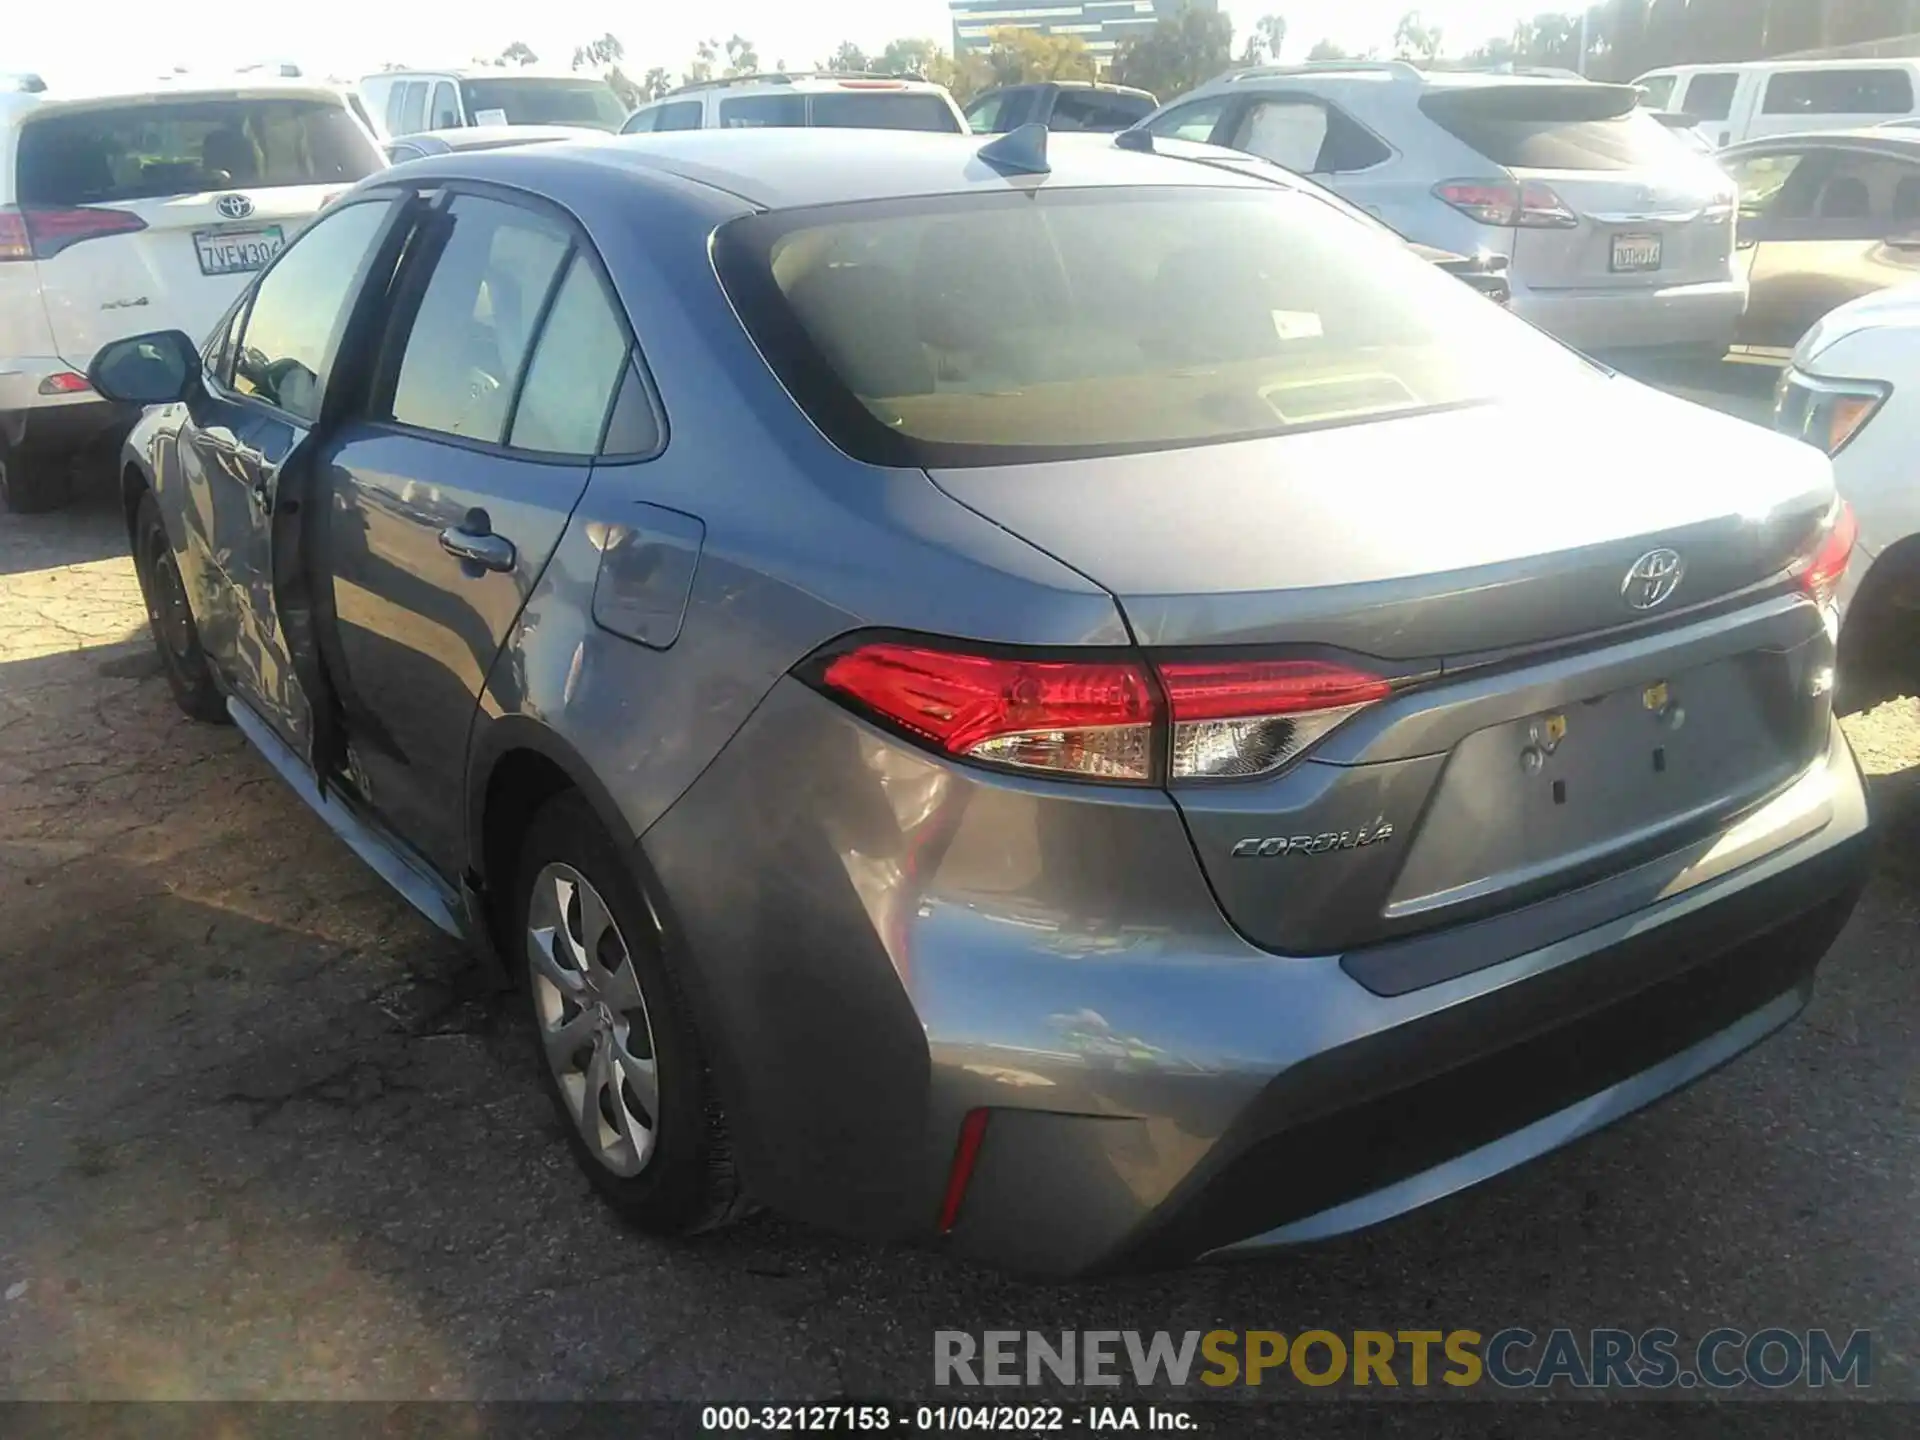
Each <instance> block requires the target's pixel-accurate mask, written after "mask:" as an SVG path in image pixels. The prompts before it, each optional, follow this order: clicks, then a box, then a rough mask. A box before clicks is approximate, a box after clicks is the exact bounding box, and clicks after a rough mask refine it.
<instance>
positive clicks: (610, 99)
mask: <svg viewBox="0 0 1920 1440" xmlns="http://www.w3.org/2000/svg"><path fill="white" fill-rule="evenodd" d="M461 89H462V91H463V92H464V93H465V95H466V100H467V117H468V118H469V119H470V120H471V121H472V122H473V123H474V124H476V125H485V124H487V123H488V122H489V121H492V122H493V123H495V124H498V123H499V122H500V118H501V117H502V116H504V117H505V119H506V123H507V124H509V125H590V126H592V127H593V128H594V129H596V130H618V129H619V128H620V126H621V125H622V124H623V123H624V122H625V121H626V118H627V107H626V106H624V105H622V104H621V103H620V97H619V96H618V95H616V94H614V93H613V87H612V86H610V85H608V84H607V83H606V82H605V81H604V80H569V79H567V78H566V77H564V76H560V77H557V78H553V79H543V78H539V77H536V76H532V75H522V76H517V77H514V78H511V79H500V80H464V81H462V82H461ZM489 110H497V111H499V112H500V115H497V116H496V115H488V114H486V113H485V112H487V111H489Z"/></svg>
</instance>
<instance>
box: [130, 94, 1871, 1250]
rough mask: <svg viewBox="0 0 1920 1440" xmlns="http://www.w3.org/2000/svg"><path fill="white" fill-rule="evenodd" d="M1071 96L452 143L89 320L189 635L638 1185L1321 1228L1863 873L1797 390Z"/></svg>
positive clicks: (282, 766) (1672, 1023) (1410, 1190)
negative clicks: (1738, 371)
mask: <svg viewBox="0 0 1920 1440" xmlns="http://www.w3.org/2000/svg"><path fill="white" fill-rule="evenodd" d="M1054 148H1055V151H1056V153H1055V154H1054V155H1053V156H1052V158H1051V159H1049V158H1048V157H1047V156H1046V155H1045V154H1044V146H1043V143H1042V140H1041V137H1039V136H1038V135H1037V133H1035V132H1016V133H1015V134H1014V135H1012V136H1010V137H1002V138H1001V139H999V140H997V141H994V142H991V144H988V145H987V146H985V148H983V143H982V141H981V140H980V139H979V138H977V137H964V136H931V135H919V134H898V133H889V132H857V131H804V132H802V131H732V132H727V131H716V132H700V133H690V134H675V135H657V136H643V137H636V138H634V139H631V140H625V141H609V142H605V143H598V144H581V145H573V144H556V145H547V146H537V147H528V148H526V149H521V150H512V151H500V152H495V153H492V154H484V155H468V156H443V157H432V158H428V159H424V160H420V161H416V162H413V163H410V164H408V165H405V166H401V167H399V168H397V169H395V170H392V171H388V172H386V173H385V174H383V175H381V176H378V177H375V178H374V179H372V180H369V181H367V182H365V183H363V184H362V185H361V186H360V187H358V188H357V189H355V190H353V191H351V192H349V193H348V194H347V195H345V196H343V197H342V198H341V199H340V200H338V201H337V202H336V203H334V204H333V205H332V206H331V207H330V208H329V209H328V210H327V211H325V212H324V213H323V214H322V215H321V216H320V218H318V219H317V220H316V221H315V222H314V223H313V224H312V225H311V226H310V227H309V228H307V229H306V230H305V231H304V232H303V233H302V234H301V235H300V236H299V237H297V238H296V239H294V240H293V241H292V242H291V243H290V244H289V245H288V246H287V247H286V249H285V250H284V251H283V252H282V253H281V254H280V255H279V256H278V257H277V258H276V259H275V260H274V261H273V262H272V263H271V264H270V265H269V267H268V268H267V269H266V271H265V272H264V274H262V275H261V276H260V277H259V279H258V280H257V282H256V283H255V284H254V285H253V286H252V288H251V289H250V290H249V292H248V294H247V296H246V297H245V298H244V299H243V300H242V302H241V303H240V304H239V305H238V306H237V307H236V308H235V309H234V311H233V312H232V314H231V315H230V316H229V317H228V318H227V320H226V321H225V323H224V324H222V325H221V326H220V328H219V330H218V332H217V333H216V334H215V335H213V336H212V337H211V339H209V340H208V341H207V342H206V343H205V344H203V345H202V344H195V343H193V342H190V341H189V340H188V339H187V338H186V337H184V336H181V335H178V334H177V333H175V334H161V335H152V336H146V337H143V338H141V339H138V340H134V341H129V342H124V343H121V344H117V345H115V346H112V347H109V349H108V350H106V351H104V352H103V353H102V354H101V355H100V357H98V359H97V361H96V363H95V366H94V369H93V378H94V381H95V383H96V384H97V385H98V386H99V388H100V389H101V390H102V391H103V392H105V393H108V394H112V395H117V396H120V397H122V398H125V399H131V400H140V401H145V402H148V403H150V404H154V405H155V406H156V407H157V408H155V409H153V410H152V411H150V412H149V413H148V415H147V416H146V418H145V419H144V420H143V422H142V423H141V425H140V427H139V429H138V430H137V431H136V432H135V434H134V436H133V438H132V441H131V444H130V447H129V449H128V450H127V453H126V463H125V467H124V471H125V473H124V486H125V497H126V511H127V517H128V522H129V525H130V529H131V534H132V539H133V545H134V553H135V556H136V558H137V560H138V563H139V571H140V575H141V579H142V581H143V583H144V585H145V587H146V595H147V598H148V602H149V606H150V609H151V613H152V620H153V631H154V636H155V639H156V641H157V642H158V644H159V647H160V653H161V655H162V656H163V657H164V659H165V663H166V667H167V674H168V676H169V677H170V680H171V683H172V685H173V687H174V690H175V692H176V694H177V695H178V697H179V699H180V701H181V703H182V705H183V706H184V707H185V708H186V709H187V710H188V711H189V712H190V713H191V714H193V715H196V716H199V717H202V718H204V719H208V720H220V719H231V720H232V721H233V722H234V723H235V724H237V725H238V726H239V727H240V728H241V730H242V731H243V732H244V733H245V734H246V736H247V737H248V738H249V739H250V740H251V741H252V742H253V744H254V745H255V746H257V747H258V748H259V750H260V751H261V752H262V753H263V754H264V755H265V756H266V758H267V760H268V761H269V762H270V763H271V764H272V765H273V766H274V767H275V768H276V769H277V770H278V771H279V772H280V773H281V774H282V775H283V776H284V777H285V778H286V780H287V782H288V783H289V784H291V785H292V786H293V787H294V788H295V789H296V790H297V791H298V792H299V793H300V794H301V795H302V796H303V797H304V798H305V799H306V800H307V801H308V802H309V803H310V804H311V805H312V806H313V807H314V809H315V810H316V811H317V812H318V813H319V814H320V815H321V816H322V817H324V818H325V819H326V820H327V821H329V822H330V823H331V824H332V825H333V826H334V827H335V829H336V830H337V831H338V832H339V834H340V835H341V836H342V837H343V839H344V840H345V841H346V843H347V844H348V845H350V846H352V847H353V848H354V849H355V850H356V851H357V852H358V853H359V854H360V855H361V856H363V857H364V858H365V859H366V860H367V861H368V862H369V863H370V864H372V865H373V866H374V867H375V868H376V869H377V870H378V871H379V872H380V873H381V874H382V875H383V876H385V877H386V878H387V879H388V880H389V881H391V882H392V884H393V885H394V886H396V887H397V888H398V889H399V890H400V891H401V892H403V893H404V894H405V895H406V896H407V897H408V898H409V899H410V900H411V901H412V902H413V903H414V904H415V905H417V906H418V907H419V909H420V910H421V911H422V912H424V913H425V914H426V915H427V916H428V917H429V918H431V919H432V920H433V921H434V922H435V923H436V924H437V925H439V926H440V927H441V928H443V929H444V930H446V931H448V932H450V933H452V934H455V935H459V936H463V937H465V938H466V939H468V940H469V941H471V942H472V943H473V944H474V946H475V947H476V948H477V949H478V950H479V951H480V952H481V954H482V957H483V960H484V961H485V963H487V964H488V965H490V966H492V967H494V968H495V970H496V972H497V973H498V974H499V976H500V977H501V978H502V979H503V980H506V979H515V980H519V981H520V982H521V984H522V988H523V990H524V993H525V996H526V1001H525V1009H526V1013H527V1019H528V1023H529V1025H530V1027H531V1029H532V1031H533V1033H534V1035H535V1036H536V1037H537V1039H538V1042H539V1045H540V1050H541V1053H542V1055H543V1056H544V1057H545V1063H544V1066H543V1073H544V1074H545V1075H546V1076H547V1077H548V1080H549V1082H550V1085H551V1089H552V1092H553V1097H554V1099H555V1101H556V1103H557V1104H558V1105H559V1106H560V1108H561V1110H562V1111H563V1112H564V1114H565V1116H566V1117H567V1121H568V1133H569V1136H570V1138H571V1143H572V1145H573V1147H574V1149H575V1151H576V1153H577V1155H578V1158H579V1160H580V1163H581V1165H582V1166H583V1168H584V1170H585V1172H586V1174H587V1175H588V1176H589V1177H591V1179H592V1182H593V1184H594V1186H595V1188H597V1189H598V1190H599V1191H600V1192H601V1194H603V1195H604V1196H605V1197H606V1199H607V1200H608V1201H610V1202H611V1203H612V1204H613V1205H614V1206H615V1207H616V1208H617V1209H618V1210H619V1211H620V1212H621V1213H622V1214H623V1215H625V1216H627V1217H628V1218H630V1219H631V1220H633V1221H634V1222H636V1223H637V1224H639V1225H641V1226H643V1227H645V1228H646V1229H649V1230H652V1231H656V1232H664V1233H686V1232H691V1231H696V1230H699V1229H702V1228H704V1227H709V1226H712V1225H714V1224H717V1223H719V1222H721V1221H723V1220H725V1219H727V1218H728V1217H730V1216H732V1215H734V1214H736V1213H738V1212H739V1211H740V1210H741V1209H742V1208H743V1207H744V1206H745V1205H746V1204H748V1203H749V1202H758V1203H763V1204H766V1205H769V1206H773V1207H776V1208H778V1209H779V1210H781V1211H783V1212H785V1213H787V1214H789V1215H793V1216H797V1217H803V1218H805V1219H807V1220H810V1221H814V1222H817V1223H819V1224H822V1225H827V1226H832V1227H835V1228H839V1229H844V1230H848V1231H853V1232H857V1233H860V1234H863V1235H874V1236H887V1237H898V1238H907V1239H918V1240H922V1241H925V1242H928V1243H933V1244H938V1245H942V1246H946V1247H949V1248H951V1249H952V1250H954V1251H956V1252H959V1253H962V1254H967V1255H974V1256H980V1257H983V1258H986V1259H990V1260H992V1261H995V1262H998V1263H1002V1264H1007V1265H1013V1266H1018V1267H1022V1268H1028V1269H1035V1270H1049V1271H1084V1270H1088V1269H1092V1268H1096V1267H1104V1266H1109V1265H1133V1264H1148V1263H1162V1262H1170V1261H1179V1260H1185V1259H1189V1258H1192V1257H1196V1256H1201V1255H1207V1254H1212V1253H1216V1252H1221V1251H1227V1250H1235V1249H1251V1248H1259V1247H1262V1246H1269V1245H1280V1244H1287V1243H1292V1242H1296V1241H1301V1240H1306V1239H1311V1238H1314V1237H1318V1236H1324V1235H1329V1234H1333V1233H1337V1232H1339V1231H1342V1230H1347V1229H1352V1228H1354V1227H1358V1226H1361V1225H1365V1224H1368V1223H1370V1222H1373V1221H1377V1220H1380V1219H1382V1218H1384V1217H1387V1216H1390V1215H1394V1214H1396V1213H1399V1212H1401V1211H1404V1210H1407V1209H1409V1208H1411V1207H1413V1206H1417V1205H1420V1204H1422V1203H1424V1202H1426V1201H1430V1200H1433V1199H1436V1198H1438V1197H1440V1196H1444V1195H1447V1194H1449V1193H1451V1192H1454V1191H1457V1190H1459V1189H1461V1188H1462V1187H1464V1186H1467V1185H1470V1184H1472V1183H1474V1182H1476V1181H1478V1180H1481V1179H1484V1178H1486V1177H1487V1176H1490V1175H1493V1174H1495V1173H1497V1172H1499V1171H1503V1170H1505V1169H1507V1168H1509V1167H1510V1166H1513V1165H1515V1164H1518V1163H1520V1162H1521V1161H1524V1160H1526V1159H1528V1158H1529V1157H1531V1156H1535V1155H1538V1154H1540V1153H1542V1152H1544V1151H1547V1150H1549V1149H1551V1148H1553V1147H1555V1146H1557V1145H1560V1144H1562V1143H1564V1142H1566V1141H1567V1140H1569V1139H1571V1138H1573V1137H1575V1136H1578V1135H1580V1134H1583V1133H1585V1132H1587V1131H1590V1130H1593V1129H1595V1128H1596V1127H1598V1126H1600V1125H1603V1124H1605V1123H1607V1122H1609V1121H1611V1120H1613V1119H1615V1118H1617V1117H1619V1116H1621V1115H1624V1114H1626V1113H1627V1112H1629V1111H1631V1110H1633V1109H1635V1108H1636V1107H1638V1106H1641V1105H1644V1104H1646V1103H1647V1102H1648V1101H1650V1100H1653V1099H1654V1098H1655V1097H1657V1096H1660V1095H1663V1094H1666V1093H1668V1092H1670V1091H1672V1090H1674V1089H1676V1088H1678V1087H1680V1086H1682V1085H1685V1084H1686V1083H1688V1082H1689V1081H1691V1080H1694V1079H1696V1078H1697V1077H1699V1076H1701V1075H1703V1074H1705V1073H1707V1072H1708V1071H1710V1070H1712V1069H1713V1068H1714V1067H1715V1066H1718V1065H1720V1064H1721V1063H1723V1062H1725V1061H1727V1060H1729V1059H1731V1058H1732V1057H1733V1056H1735V1055H1736V1054H1738V1053H1739V1052H1740V1051H1742V1050H1744V1049H1745V1048H1746V1047H1748V1046H1750V1045H1752V1044H1753V1043H1754V1042H1756V1041H1758V1040H1759V1039H1761V1038H1762V1037H1763V1036H1765V1035H1767V1034H1768V1033H1769V1032H1771V1031H1773V1030H1775V1029H1776V1028H1778V1027H1779V1026H1781V1025H1782V1024H1784V1023H1785V1022H1786V1021H1787V1020H1788V1019H1789V1018H1790V1017H1792V1016H1793V1015H1794V1013H1795V1012H1796V1011H1798V1010H1799V1009H1800V1007H1801V1006H1802V1005H1803V1004H1804V1003H1805V1001H1806V999H1807V996H1808V993H1809V989H1810V986H1811V984H1812V978H1813V973H1814V967H1815V965H1816V964H1817V962H1818V961H1819V959H1820V957H1821V955H1822V953H1823V952H1824V951H1825V950H1826V949H1827V947H1828V944H1829V943H1830V942H1831V941H1832V939H1833V937H1834V935H1835V933H1836V932H1837V931H1838V930H1839V928H1840V927H1841V925H1842V924H1843V923H1844V921H1845V920H1846V918H1847V915H1848V912H1849V910H1850V909H1851V907H1852V905H1853V903H1854V899H1855V896H1856V894H1857V891H1858V887H1859V885H1860V883H1861V880H1862V875H1863V866H1864V853H1865V832H1866V815H1865V811H1864V805H1863V797H1862V790H1861V784H1860V780H1859V776H1858V773H1857V771H1856V769H1855V766H1854V762H1853V759H1852V757H1851V755H1850V754H1849V752H1848V749H1847V745H1846V742H1845V741H1844V739H1842V737H1841V735H1840V732H1839V730H1838V729H1837V728H1836V727H1835V725H1834V722H1833V717H1832V713H1831V704H1830V700H1829V693H1830V688H1831V685H1832V679H1833V675H1832V665H1833V653H1834V651H1833V642H1832V627H1831V619H1830V614H1829V608H1830V605H1829V602H1830V601H1831V599H1832V596H1833V592H1834V588H1835V586H1836V584H1837V583H1838V581H1839V578H1840V576H1841V573H1842V572H1843V571H1844V569H1845V565H1846V561H1847V552H1848V549H1849V546H1850V543H1851V533H1852V532H1851V523H1850V520H1849V518H1848V516H1847V514H1846V512H1845V511H1844V510H1843V509H1841V508H1840V507H1838V506H1837V505H1836V502H1835V498H1834V491H1833V486H1832V482H1831V476H1830V472H1829V468H1828V462H1827V460H1826V458H1825V457H1824V456H1822V455H1821V454H1819V453H1818V452H1817V451H1816V450H1814V449H1812V448H1811V447H1808V446H1803V445H1798V444H1795V443H1792V442H1790V441H1786V440H1782V439H1779V438H1777V437H1775V436H1773V435H1770V434H1767V433H1766V432H1764V431H1762V430H1759V429H1757V428H1751V427H1746V426H1743V425H1741V424H1739V423H1736V422H1734V421H1731V420H1727V419H1724V418H1721V417H1719V416H1715V415H1712V414H1709V413H1707V412H1706V411H1704V410H1701V409H1697V408H1695V407H1693V406H1691V405H1688V404H1684V403H1682V402H1679V401H1676V400H1672V399H1668V398H1666V397H1663V396H1661V395H1658V394H1655V393H1653V392H1651V391H1649V390H1647V389H1644V388H1642V387H1641V386H1639V385H1637V384H1634V383H1632V382H1630V381H1627V380H1624V379H1620V378H1616V377H1614V376H1612V375H1610V374H1609V373H1607V372H1606V371H1604V370H1602V369H1600V368H1597V367H1596V366H1594V365H1592V364H1590V363H1588V362H1587V361H1586V360H1584V359H1582V358H1581V357H1579V356H1578V355H1575V354H1573V353H1571V352H1570V351H1568V350H1566V349H1564V348H1563V347H1561V346H1560V345H1558V344H1557V343H1555V342H1554V341H1552V340H1550V339H1548V338H1546V337H1545V336H1543V335H1541V334H1540V333H1538V332H1537V331H1535V330H1533V329H1531V328H1530V327H1529V326H1527V325H1526V324H1524V323H1522V322H1520V321H1518V320H1516V319H1514V318H1513V317H1512V316H1510V315H1507V314H1505V313H1503V312H1502V311H1501V310H1499V309H1498V308H1497V307H1495V306H1492V305H1488V304H1487V303H1486V302H1485V301H1484V300H1483V299H1482V298H1481V297H1480V296H1479V295H1477V294H1475V293H1473V292H1472V291H1471V290H1469V289H1467V288H1466V287H1465V286H1462V285H1460V284H1459V283H1458V282H1457V281H1455V280H1453V279H1451V278H1449V277H1448V276H1446V275H1444V274H1441V273H1440V272H1438V271H1436V270H1435V269H1433V268H1432V267H1431V266H1429V265H1427V264H1425V263H1423V262H1422V261H1421V260H1419V259H1418V258H1416V257H1415V256H1414V255H1413V254H1412V253H1410V252H1409V251H1408V250H1407V249H1406V247H1405V246H1404V245H1402V244H1400V243H1399V242H1398V241H1397V240H1396V239H1394V238H1393V237H1392V236H1390V235H1387V234H1385V233H1384V232H1381V231H1379V230H1378V229H1377V227H1373V226H1369V225H1365V224H1363V223H1360V222H1356V221H1355V220H1354V219H1352V218H1351V217H1350V216H1349V215H1347V214H1345V213H1343V212H1342V211H1341V210H1340V209H1338V208H1336V207H1335V206H1333V205H1330V204H1329V203H1327V202H1326V201H1325V200H1323V199H1321V198H1319V197H1318V195H1317V193H1316V192H1315V191H1314V190H1313V188H1312V187H1311V186H1308V185H1306V184H1304V183H1301V184H1298V185H1287V184H1275V183H1274V182H1273V181H1272V180H1271V179H1265V178H1255V177H1251V176H1245V175H1237V174H1235V173H1232V172H1230V171H1227V170H1223V169H1219V168H1216V167H1212V166H1206V165H1196V164H1193V163H1191V162H1188V161H1183V160H1179V159H1174V158H1170V157H1166V156H1161V155H1156V154H1154V153H1151V151H1150V150H1147V151H1143V150H1142V149H1141V148H1140V147H1139V145H1138V142H1137V141H1133V142H1129V145H1128V146H1127V147H1125V148H1123V147H1120V146H1108V145H1104V144H1103V145H1097V146H1095V145H1088V146H1064V145H1063V146H1056V147H1054Z"/></svg>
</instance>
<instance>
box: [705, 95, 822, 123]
mask: <svg viewBox="0 0 1920 1440" xmlns="http://www.w3.org/2000/svg"><path fill="white" fill-rule="evenodd" d="M806 123H807V100H806V97H805V96H804V95H792V94H788V95H742V96H740V97H739V98H738V99H737V100H722V101H721V102H720V126H721V128H722V129H723V130H758V129H761V128H763V127H778V128H793V129H798V128H799V127H800V126H802V125H805V124H806Z"/></svg>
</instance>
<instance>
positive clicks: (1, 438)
mask: <svg viewBox="0 0 1920 1440" xmlns="http://www.w3.org/2000/svg"><path fill="white" fill-rule="evenodd" d="M72 498H73V466H72V465H71V464H70V463H68V462H67V460H66V459H65V458H64V457H61V456H49V455H42V454H38V453H36V452H34V451H31V450H26V449H23V448H22V447H20V446H18V445H14V444H12V443H10V442H9V441H8V440H7V438H6V436H5V435H3V434H0V504H4V505H5V506H6V507H7V509H8V510H10V511H12V512H13V513H14V514H15V515H44V514H46V513H47V512H48V511H49V510H58V509H60V508H61V507H62V506H64V505H65V504H66V503H67V502H68V501H69V500H71V499H72Z"/></svg>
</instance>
